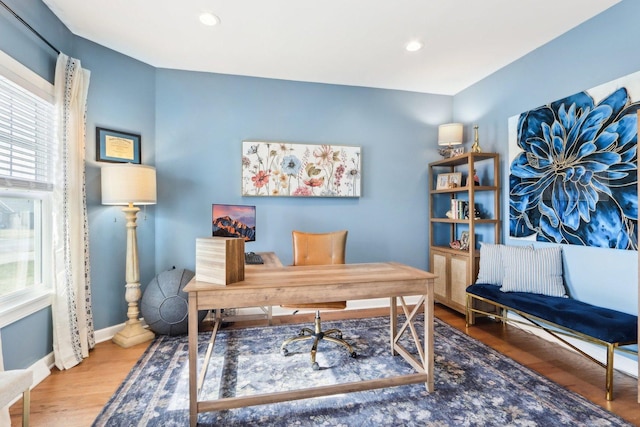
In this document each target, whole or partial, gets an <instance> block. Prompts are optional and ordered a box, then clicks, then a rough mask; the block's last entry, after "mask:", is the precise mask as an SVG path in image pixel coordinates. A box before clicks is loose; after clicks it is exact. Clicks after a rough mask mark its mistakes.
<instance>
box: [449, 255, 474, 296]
mask: <svg viewBox="0 0 640 427" xmlns="http://www.w3.org/2000/svg"><path fill="white" fill-rule="evenodd" d="M470 284H471V282H470V281H469V257H468V256H467V255H463V256H457V255H452V256H451V302H453V303H456V304H459V305H460V306H465V304H466V298H467V293H466V290H467V286H469V285H470Z"/></svg>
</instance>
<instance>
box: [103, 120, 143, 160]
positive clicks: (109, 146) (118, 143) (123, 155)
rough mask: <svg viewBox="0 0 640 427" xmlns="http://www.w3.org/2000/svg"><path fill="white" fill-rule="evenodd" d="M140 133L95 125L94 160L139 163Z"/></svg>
mask: <svg viewBox="0 0 640 427" xmlns="http://www.w3.org/2000/svg"><path fill="white" fill-rule="evenodd" d="M140 143H141V137H140V135H137V134H134V133H127V132H121V131H117V130H111V129H104V128H99V127H96V160H97V161H99V162H111V163H136V164H140Z"/></svg>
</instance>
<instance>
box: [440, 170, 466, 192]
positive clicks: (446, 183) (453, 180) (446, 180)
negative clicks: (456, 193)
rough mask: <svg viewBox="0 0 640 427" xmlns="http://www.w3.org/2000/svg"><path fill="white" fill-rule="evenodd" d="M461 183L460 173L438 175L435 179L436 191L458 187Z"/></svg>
mask: <svg viewBox="0 0 640 427" xmlns="http://www.w3.org/2000/svg"><path fill="white" fill-rule="evenodd" d="M461 182H462V173H460V172H453V173H440V174H438V176H437V178H436V190H446V189H449V188H457V187H460V184H461Z"/></svg>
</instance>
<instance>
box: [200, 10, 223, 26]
mask: <svg viewBox="0 0 640 427" xmlns="http://www.w3.org/2000/svg"><path fill="white" fill-rule="evenodd" d="M200 22H202V24H204V25H208V26H210V27H213V26H214V25H217V24H218V23H219V22H220V18H218V17H217V16H216V15H214V14H213V13H211V12H202V13H201V14H200Z"/></svg>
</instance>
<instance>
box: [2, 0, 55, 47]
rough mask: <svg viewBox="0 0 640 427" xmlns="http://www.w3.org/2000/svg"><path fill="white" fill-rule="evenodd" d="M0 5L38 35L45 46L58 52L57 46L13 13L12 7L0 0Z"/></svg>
mask: <svg viewBox="0 0 640 427" xmlns="http://www.w3.org/2000/svg"><path fill="white" fill-rule="evenodd" d="M0 5H2V6H3V7H4V8H5V9H7V11H9V13H10V14H12V15H13V16H14V17H15V18H16V19H17V20H18V21H20V23H21V24H22V25H24V26H25V27H27V28H28V29H29V30H30V31H31V32H32V33H33V34H35V35H36V36H38V38H39V39H40V40H42V41H43V42H45V43H46V44H47V46H49V47H50V48H51V49H53V50H55V51H56V53H57V54H60V50H58V48H56V47H55V46H54V45H52V44H51V43H49V40H47V39H45V38H44V37H43V36H42V35H41V34H40V33H39V32H37V31H36V30H35V29H34V28H33V27H32V26H31V25H29V24H28V23H27V22H26V21H25V20H24V19H22V18H21V17H20V16H18V14H17V13H15V12H14V11H13V9H11V8H10V7H9V6H7V5H6V4H5V2H3V1H2V0H0Z"/></svg>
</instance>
